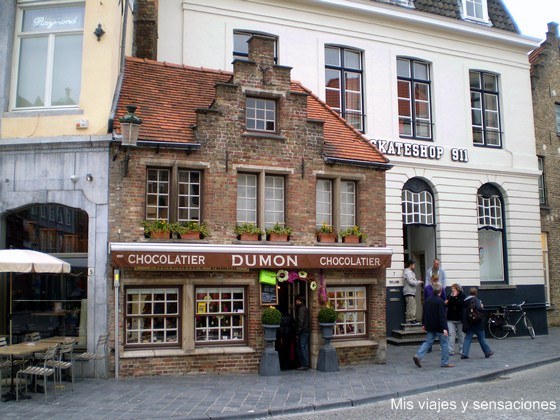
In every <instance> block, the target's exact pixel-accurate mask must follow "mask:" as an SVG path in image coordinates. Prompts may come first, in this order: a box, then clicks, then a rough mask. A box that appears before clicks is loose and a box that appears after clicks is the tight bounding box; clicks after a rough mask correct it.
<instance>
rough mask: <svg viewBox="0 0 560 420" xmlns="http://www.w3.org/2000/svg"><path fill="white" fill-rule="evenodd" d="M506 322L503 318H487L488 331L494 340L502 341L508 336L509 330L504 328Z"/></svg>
mask: <svg viewBox="0 0 560 420" xmlns="http://www.w3.org/2000/svg"><path fill="white" fill-rule="evenodd" d="M506 324H507V320H506V319H505V318H504V317H503V316H490V317H489V318H488V331H489V332H490V335H491V336H492V337H494V338H495V339H496V340H503V339H504V338H507V336H508V335H509V330H506V329H505V328H504V325H506Z"/></svg>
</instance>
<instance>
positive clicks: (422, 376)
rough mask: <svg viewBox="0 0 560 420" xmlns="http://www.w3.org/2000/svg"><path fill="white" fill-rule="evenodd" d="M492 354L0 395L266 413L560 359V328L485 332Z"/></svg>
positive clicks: (397, 351)
mask: <svg viewBox="0 0 560 420" xmlns="http://www.w3.org/2000/svg"><path fill="white" fill-rule="evenodd" d="M488 343H489V344H490V347H492V350H493V351H494V353H495V354H494V356H493V357H491V358H490V359H485V358H484V355H483V354H482V351H481V350H480V346H479V345H478V343H477V342H474V343H473V345H472V346H471V352H470V358H469V359H467V360H461V359H460V358H459V356H452V357H451V359H450V360H451V362H452V363H454V364H455V366H456V367H455V368H452V369H442V368H440V367H439V357H440V356H439V346H437V345H436V346H434V351H433V353H430V354H427V355H426V357H425V358H424V359H423V360H422V368H421V369H419V368H417V367H416V366H415V365H414V362H413V361H412V356H413V355H414V352H415V351H416V348H417V347H416V346H401V347H395V346H389V347H388V348H387V358H388V362H387V364H386V365H360V366H351V367H343V368H341V370H340V372H336V373H321V372H317V371H315V370H309V371H306V372H302V371H289V372H283V373H282V375H281V376H278V377H261V376H258V375H257V374H223V375H217V374H207V375H192V376H191V375H187V376H181V377H168V376H160V377H146V378H125V379H120V380H114V379H109V380H103V379H100V380H99V384H97V383H96V381H95V380H94V379H86V380H84V381H83V382H77V383H76V385H75V390H74V392H72V391H71V389H70V387H69V386H67V387H66V388H65V389H64V390H63V393H62V395H59V396H58V397H57V398H56V400H53V399H52V394H51V395H49V403H48V404H47V405H45V403H44V399H43V394H32V395H33V398H32V399H31V400H23V401H20V402H19V403H16V402H15V401H11V402H6V403H3V402H0V413H2V418H7V417H12V418H13V417H25V418H34V419H44V418H51V417H56V418H57V419H76V418H79V419H81V420H82V419H99V418H111V419H116V418H120V419H148V418H166V417H173V418H189V419H191V418H192V419H208V418H250V417H253V418H265V417H267V416H270V415H272V416H274V415H280V414H288V413H290V414H291V413H303V412H310V411H314V410H322V409H327V408H336V407H350V406H351V405H357V404H363V403H368V402H374V401H380V400H387V399H390V398H396V397H402V396H406V395H411V394H416V393H419V392H425V391H430V390H433V389H438V388H446V387H450V386H455V385H460V384H463V383H466V382H472V381H477V380H484V379H488V378H492V377H495V376H500V375H504V374H505V373H511V372H514V371H519V370H523V369H530V368H533V367H536V366H539V365H543V364H547V363H552V362H556V361H560V328H550V329H549V335H547V336H537V337H536V339H535V340H531V338H529V337H528V336H527V337H516V336H512V337H510V338H507V339H506V340H502V341H499V340H494V339H488Z"/></svg>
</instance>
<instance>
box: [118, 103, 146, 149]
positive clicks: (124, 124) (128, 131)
mask: <svg viewBox="0 0 560 420" xmlns="http://www.w3.org/2000/svg"><path fill="white" fill-rule="evenodd" d="M136 108H137V107H136V105H127V106H126V111H127V114H126V115H125V116H124V117H121V118H119V122H120V123H121V134H122V145H123V146H133V147H134V146H136V142H137V141H138V134H139V133H140V124H142V118H140V117H138V116H137V115H136V114H135V113H134V111H136Z"/></svg>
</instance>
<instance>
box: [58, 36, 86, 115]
mask: <svg viewBox="0 0 560 420" xmlns="http://www.w3.org/2000/svg"><path fill="white" fill-rule="evenodd" d="M81 79H82V35H64V36H61V35H60V36H57V37H56V39H55V52H54V65H53V81H52V83H53V87H52V99H51V100H52V105H76V104H78V102H79V101H80V86H81Z"/></svg>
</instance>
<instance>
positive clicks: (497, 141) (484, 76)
mask: <svg viewBox="0 0 560 420" xmlns="http://www.w3.org/2000/svg"><path fill="white" fill-rule="evenodd" d="M469 79H470V86H471V118H472V134H473V144H474V145H475V146H487V147H502V140H501V129H500V95H499V90H498V76H497V75H496V74H492V73H487V72H483V71H474V70H471V71H470V72H469Z"/></svg>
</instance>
